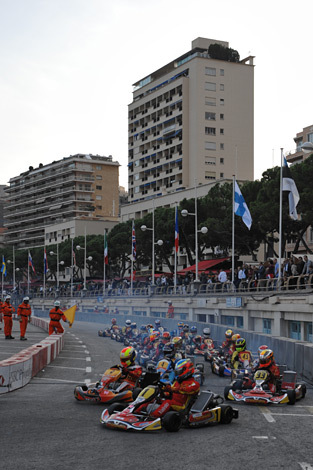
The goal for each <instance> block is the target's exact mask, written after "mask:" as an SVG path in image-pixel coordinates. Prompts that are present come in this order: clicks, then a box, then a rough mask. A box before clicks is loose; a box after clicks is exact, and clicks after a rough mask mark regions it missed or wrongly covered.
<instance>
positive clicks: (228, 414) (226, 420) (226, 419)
mask: <svg viewBox="0 0 313 470" xmlns="http://www.w3.org/2000/svg"><path fill="white" fill-rule="evenodd" d="M232 419H233V409H232V407H231V406H230V405H221V424H230V423H231V422H232Z"/></svg>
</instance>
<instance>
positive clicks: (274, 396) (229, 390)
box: [224, 370, 306, 405]
mask: <svg viewBox="0 0 313 470" xmlns="http://www.w3.org/2000/svg"><path fill="white" fill-rule="evenodd" d="M296 378H297V374H296V372H293V371H284V373H283V375H282V379H281V381H280V383H279V387H278V390H277V392H276V393H272V392H271V391H270V389H269V387H268V385H267V382H268V380H269V373H268V371H266V370H257V371H256V372H255V374H254V386H253V387H252V389H243V390H240V389H239V390H238V386H236V385H235V384H234V383H233V384H231V385H229V386H227V387H225V389H224V397H225V399H228V400H232V401H236V402H244V403H253V404H258V405H269V404H275V405H280V404H288V405H294V404H295V402H296V400H299V399H300V398H304V397H305V394H306V385H305V384H302V383H296Z"/></svg>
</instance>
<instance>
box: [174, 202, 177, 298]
mask: <svg viewBox="0 0 313 470" xmlns="http://www.w3.org/2000/svg"><path fill="white" fill-rule="evenodd" d="M177 211H178V207H177V206H176V207H175V240H174V243H175V261H174V262H175V266H174V268H175V269H174V293H175V294H176V287H177V250H176V219H177Z"/></svg>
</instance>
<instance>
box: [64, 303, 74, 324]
mask: <svg viewBox="0 0 313 470" xmlns="http://www.w3.org/2000/svg"><path fill="white" fill-rule="evenodd" d="M76 308H77V305H73V307H71V308H69V309H67V310H65V312H63V313H64V315H65V316H66V318H67V320H68V321H69V322H70V328H71V326H72V325H73V323H74V320H75V312H76Z"/></svg>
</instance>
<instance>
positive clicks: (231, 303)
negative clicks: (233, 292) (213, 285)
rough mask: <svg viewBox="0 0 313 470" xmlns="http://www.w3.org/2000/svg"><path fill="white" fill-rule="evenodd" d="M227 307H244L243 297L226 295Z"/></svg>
mask: <svg viewBox="0 0 313 470" xmlns="http://www.w3.org/2000/svg"><path fill="white" fill-rule="evenodd" d="M226 307H231V308H239V307H242V298H241V297H226Z"/></svg>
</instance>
